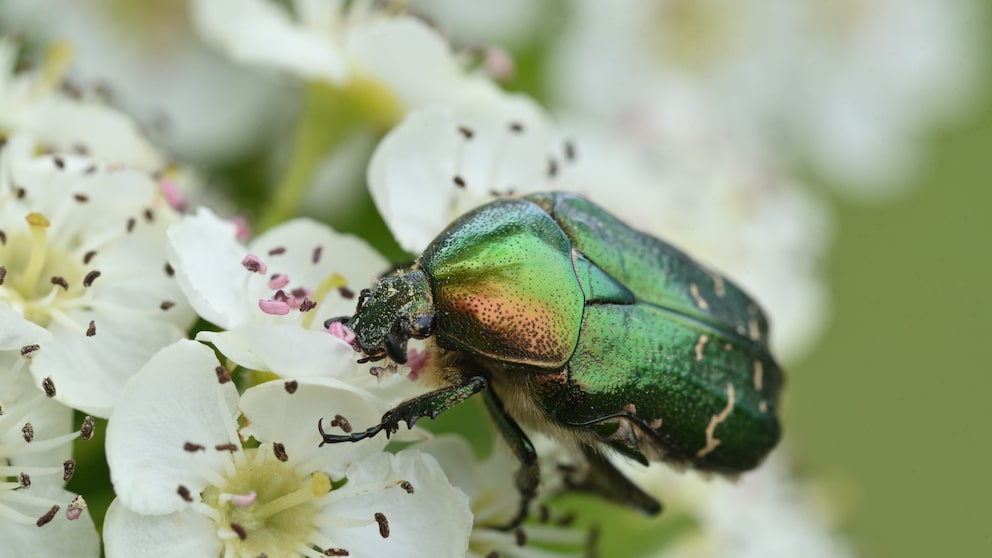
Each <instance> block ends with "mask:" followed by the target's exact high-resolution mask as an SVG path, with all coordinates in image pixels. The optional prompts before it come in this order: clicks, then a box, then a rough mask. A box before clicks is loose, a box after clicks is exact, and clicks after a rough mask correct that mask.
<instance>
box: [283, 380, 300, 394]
mask: <svg viewBox="0 0 992 558" xmlns="http://www.w3.org/2000/svg"><path fill="white" fill-rule="evenodd" d="M283 387H284V388H285V389H286V393H289V394H294V393H296V390H297V389H298V388H299V387H300V383H299V382H297V381H296V380H289V381H288V382H286V383H284V384H283Z"/></svg>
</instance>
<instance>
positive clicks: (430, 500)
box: [325, 450, 472, 558]
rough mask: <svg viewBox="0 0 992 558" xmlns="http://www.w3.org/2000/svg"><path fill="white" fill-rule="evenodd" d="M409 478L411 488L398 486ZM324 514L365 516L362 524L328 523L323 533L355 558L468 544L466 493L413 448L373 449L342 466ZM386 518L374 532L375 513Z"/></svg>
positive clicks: (456, 549) (436, 553)
mask: <svg viewBox="0 0 992 558" xmlns="http://www.w3.org/2000/svg"><path fill="white" fill-rule="evenodd" d="M402 481H407V482H409V483H410V486H411V490H412V492H408V491H407V490H406V489H404V488H403V487H401V486H400V483H401V482H402ZM330 496H331V497H335V496H336V498H334V500H333V501H332V502H331V503H329V504H328V506H327V508H326V513H328V514H330V515H333V516H338V517H340V518H342V519H346V520H350V521H351V522H354V521H367V522H368V524H367V525H366V526H365V527H350V528H349V527H329V528H326V529H325V533H326V534H327V536H329V537H330V538H331V540H333V541H334V542H335V544H336V545H337V546H340V547H342V548H345V549H348V550H349V551H350V552H351V556H353V557H355V558H376V557H381V556H399V555H403V556H407V557H410V558H417V557H424V558H428V557H429V558H442V557H451V558H455V557H459V558H460V557H462V556H465V551H466V549H467V548H468V539H469V534H470V532H471V529H472V512H471V510H470V509H469V505H468V497H467V496H465V494H463V493H462V492H461V491H460V490H458V489H457V488H455V487H453V486H452V485H451V483H450V482H448V479H447V478H446V477H445V475H444V472H443V471H442V470H441V467H440V466H439V465H438V464H437V461H435V460H434V458H433V457H431V456H430V455H428V454H425V453H421V452H418V451H415V450H405V451H401V452H399V453H397V454H395V455H393V454H388V453H379V454H375V455H373V456H372V457H370V458H368V459H366V460H364V461H361V462H359V463H356V464H355V465H354V466H352V467H351V468H350V469H349V470H348V483H347V484H346V485H345V486H343V487H342V488H341V489H339V490H336V491H334V492H332V493H331V495H330ZM376 513H381V514H383V515H384V516H385V520H386V521H387V522H388V527H389V531H388V532H389V536H388V537H383V536H381V534H380V525H378V524H377V522H376V521H375V519H374V518H375V514H376Z"/></svg>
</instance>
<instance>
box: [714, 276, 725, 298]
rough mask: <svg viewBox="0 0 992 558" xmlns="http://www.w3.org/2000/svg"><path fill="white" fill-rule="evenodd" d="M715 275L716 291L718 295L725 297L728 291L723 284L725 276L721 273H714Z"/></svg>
mask: <svg viewBox="0 0 992 558" xmlns="http://www.w3.org/2000/svg"><path fill="white" fill-rule="evenodd" d="M712 277H713V290H714V291H716V296H718V297H720V298H723V295H724V294H726V293H727V291H726V289H724V286H723V277H720V276H719V275H715V274H714V275H712Z"/></svg>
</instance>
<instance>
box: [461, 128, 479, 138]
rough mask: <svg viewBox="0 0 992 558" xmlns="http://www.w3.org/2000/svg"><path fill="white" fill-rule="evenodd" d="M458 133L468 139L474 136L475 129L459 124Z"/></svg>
mask: <svg viewBox="0 0 992 558" xmlns="http://www.w3.org/2000/svg"><path fill="white" fill-rule="evenodd" d="M458 133H459V134H461V135H462V136H463V137H464V138H465V139H467V140H470V139H472V138H473V137H474V136H475V131H474V130H472V129H471V128H469V127H467V126H459V127H458Z"/></svg>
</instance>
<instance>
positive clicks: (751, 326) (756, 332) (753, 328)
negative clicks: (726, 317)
mask: <svg viewBox="0 0 992 558" xmlns="http://www.w3.org/2000/svg"><path fill="white" fill-rule="evenodd" d="M747 332H748V335H749V336H750V337H751V340H752V341H758V340H760V339H761V330H760V329H758V320H748V321H747Z"/></svg>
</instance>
